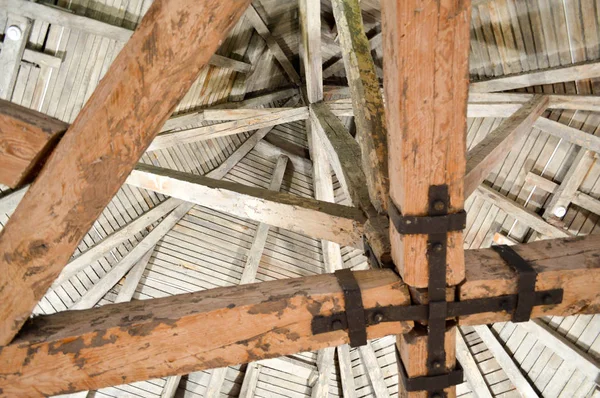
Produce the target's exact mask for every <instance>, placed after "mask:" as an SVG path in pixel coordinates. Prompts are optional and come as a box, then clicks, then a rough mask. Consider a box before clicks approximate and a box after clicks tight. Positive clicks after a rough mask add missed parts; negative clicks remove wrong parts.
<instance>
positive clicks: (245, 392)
mask: <svg viewBox="0 0 600 398" xmlns="http://www.w3.org/2000/svg"><path fill="white" fill-rule="evenodd" d="M260 369H261V365H259V364H257V363H255V362H252V363H249V364H248V367H247V368H246V375H245V376H244V381H243V382H242V387H241V389H240V394H239V396H238V397H239V398H252V397H254V393H255V391H256V385H257V384H258V377H259V376H260Z"/></svg>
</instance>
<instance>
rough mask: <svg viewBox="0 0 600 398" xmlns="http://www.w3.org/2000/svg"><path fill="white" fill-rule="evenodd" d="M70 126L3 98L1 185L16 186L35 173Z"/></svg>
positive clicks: (0, 103) (0, 105) (0, 117)
mask: <svg viewBox="0 0 600 398" xmlns="http://www.w3.org/2000/svg"><path fill="white" fill-rule="evenodd" d="M68 127H69V125H68V124H67V123H64V122H61V121H60V120H58V119H54V118H52V117H50V116H46V115H44V114H43V113H39V112H36V111H34V110H31V109H27V108H25V107H22V106H19V105H17V104H13V103H11V102H8V101H4V100H0V184H4V185H8V186H9V187H11V188H16V187H18V186H21V185H23V184H26V183H27V182H29V181H30V180H32V179H33V177H34V176H35V172H37V171H38V170H39V169H40V168H41V166H42V165H43V162H44V161H45V160H46V157H47V156H48V155H49V154H50V153H51V152H52V149H54V146H55V145H56V144H57V143H58V141H59V139H60V136H61V135H62V133H64V132H65V131H66V130H67V128H68Z"/></svg>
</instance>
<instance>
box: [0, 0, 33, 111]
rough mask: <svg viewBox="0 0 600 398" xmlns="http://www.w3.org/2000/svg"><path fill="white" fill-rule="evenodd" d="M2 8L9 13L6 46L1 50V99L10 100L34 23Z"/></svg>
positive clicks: (5, 33) (5, 36)
mask: <svg viewBox="0 0 600 398" xmlns="http://www.w3.org/2000/svg"><path fill="white" fill-rule="evenodd" d="M0 7H1V6H0ZM2 10H4V11H8V12H9V14H8V18H7V20H6V29H5V31H4V46H3V47H2V52H0V70H1V71H2V73H1V74H0V99H4V100H10V99H11V97H12V92H13V90H14V88H15V83H16V82H17V73H18V72H19V67H20V66H21V59H22V58H23V52H24V51H25V45H26V44H27V40H29V33H30V31H31V25H32V23H31V21H30V20H28V19H27V18H24V17H22V16H20V15H19V14H12V13H10V12H11V11H10V10H7V9H6V8H4V7H2Z"/></svg>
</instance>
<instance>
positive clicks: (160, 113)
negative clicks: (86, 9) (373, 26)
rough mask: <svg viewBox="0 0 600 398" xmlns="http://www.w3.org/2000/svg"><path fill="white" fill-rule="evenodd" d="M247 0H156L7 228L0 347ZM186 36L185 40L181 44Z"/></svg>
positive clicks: (1, 249) (1, 247)
mask: <svg viewBox="0 0 600 398" xmlns="http://www.w3.org/2000/svg"><path fill="white" fill-rule="evenodd" d="M248 3H249V1H248V0H230V1H226V2H219V3H214V2H207V1H199V2H195V3H193V5H190V4H189V2H186V1H183V0H169V1H166V0H159V1H155V2H154V3H152V6H151V7H150V9H149V10H148V12H147V13H146V15H145V17H144V18H143V20H142V22H141V24H140V25H139V27H138V29H137V30H136V31H135V33H134V34H133V36H132V37H131V39H130V40H129V41H128V42H127V44H126V45H125V46H124V48H123V50H122V51H121V52H120V53H119V55H118V56H117V57H116V59H115V61H114V62H113V63H112V65H111V67H110V69H109V70H108V72H107V74H106V76H105V77H104V78H103V79H102V80H101V81H100V84H99V85H98V87H97V89H96V90H95V91H94V93H93V94H92V96H91V97H90V99H89V100H88V101H87V103H86V104H85V106H84V107H83V109H82V110H81V112H80V113H79V115H78V116H77V118H76V119H75V122H74V123H73V124H72V125H71V127H70V128H69V130H68V131H67V132H66V134H65V135H64V137H63V138H62V139H61V141H60V143H59V144H58V146H57V147H56V149H55V150H54V152H53V154H52V156H51V157H50V159H49V160H48V161H47V162H46V165H45V167H44V168H43V169H42V171H41V173H40V174H39V175H38V177H37V179H36V180H35V182H34V183H33V184H32V186H31V188H30V189H29V191H28V192H27V194H25V197H24V198H23V200H22V201H21V204H20V205H19V207H18V208H17V210H16V211H15V213H14V214H13V215H12V217H11V219H10V220H9V222H8V223H7V225H6V226H5V228H4V229H3V231H2V235H1V237H0V253H2V255H1V256H0V257H1V259H0V267H1V268H2V269H3V270H5V272H3V273H2V275H0V292H1V294H0V319H1V321H0V322H1V323H0V345H3V344H7V343H8V342H9V341H10V340H11V339H12V337H13V336H14V334H15V333H16V332H17V331H18V330H19V328H20V326H21V325H22V324H23V322H25V320H27V318H28V317H29V314H30V313H31V310H32V309H33V307H34V306H35V304H36V303H37V302H38V301H39V299H40V298H41V297H42V296H43V294H44V293H45V292H46V290H47V289H48V287H49V286H50V284H51V283H52V281H53V280H54V279H55V278H56V277H57V276H58V274H59V272H60V270H61V269H62V267H63V266H64V264H66V263H67V261H68V259H69V257H70V256H71V254H72V253H73V251H74V249H75V247H76V246H77V244H78V243H79V241H80V239H81V238H82V237H83V236H84V235H85V233H86V232H87V231H88V230H89V228H90V227H91V225H92V223H93V222H94V220H96V218H97V217H98V216H99V215H100V213H101V211H102V210H103V209H104V207H105V206H106V204H107V203H108V202H109V201H110V199H111V198H112V197H113V196H114V194H115V193H116V192H117V190H118V189H119V188H120V187H121V185H122V184H123V182H125V179H126V178H127V175H128V173H129V171H130V170H131V169H132V168H133V166H134V164H135V163H136V162H137V161H138V159H139V158H140V157H141V155H142V154H143V153H144V151H145V150H146V148H147V146H148V145H149V144H150V142H151V141H152V139H153V138H154V136H155V135H156V134H157V133H158V130H159V129H160V126H162V125H163V124H164V122H165V121H166V119H167V118H168V117H169V115H170V114H171V113H172V111H173V109H174V108H175V106H176V105H177V103H179V101H180V100H181V98H182V97H183V96H184V95H185V93H186V92H187V91H188V89H189V87H190V86H191V85H192V83H193V82H194V81H195V80H196V77H197V76H198V73H199V71H200V69H201V68H202V67H203V66H204V65H205V64H206V63H207V61H208V59H209V58H210V56H211V55H212V54H213V53H214V51H215V50H216V49H217V46H218V45H219V43H220V42H221V41H222V40H223V39H224V37H225V36H226V35H227V33H228V32H229V30H230V29H231V27H232V26H233V24H235V22H236V21H237V20H238V18H239V17H240V16H241V14H242V13H243V11H244V8H245V6H246V5H247V4H248ZM27 4H34V3H27ZM157 27H160V29H158V28H157ZM182 38H185V40H186V45H185V46H179V45H177V44H178V43H180V41H181V40H182ZM181 65H188V67H186V68H181ZM189 65H191V66H189ZM150 87H151V89H150ZM157 93H160V94H159V95H157ZM134 99H135V100H134ZM107 115H110V117H107ZM140 115H143V117H141V116H140ZM17 292H18V293H17Z"/></svg>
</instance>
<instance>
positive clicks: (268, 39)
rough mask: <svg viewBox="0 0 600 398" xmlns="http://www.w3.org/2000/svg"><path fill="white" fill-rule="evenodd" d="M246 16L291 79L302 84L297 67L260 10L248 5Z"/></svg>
mask: <svg viewBox="0 0 600 398" xmlns="http://www.w3.org/2000/svg"><path fill="white" fill-rule="evenodd" d="M245 17H246V18H247V19H248V21H249V22H250V23H251V24H252V26H253V27H254V29H255V30H256V32H257V33H258V34H259V35H260V37H262V38H263V40H264V41H265V43H267V47H269V51H271V54H273V56H274V57H275V59H276V60H277V62H279V64H280V65H281V67H282V68H283V70H284V72H285V73H286V75H288V77H289V78H290V80H291V81H292V82H293V83H295V84H297V85H300V83H301V80H300V76H299V75H298V72H296V69H294V66H293V65H292V63H291V62H290V60H289V59H288V58H287V56H286V55H285V53H284V52H283V50H282V49H281V47H280V46H279V43H277V40H275V38H274V37H273V35H272V34H271V32H270V31H269V28H268V26H267V24H266V23H265V21H263V20H262V18H261V17H260V15H259V14H258V12H256V9H255V8H254V6H251V7H248V10H247V11H246V14H245Z"/></svg>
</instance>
